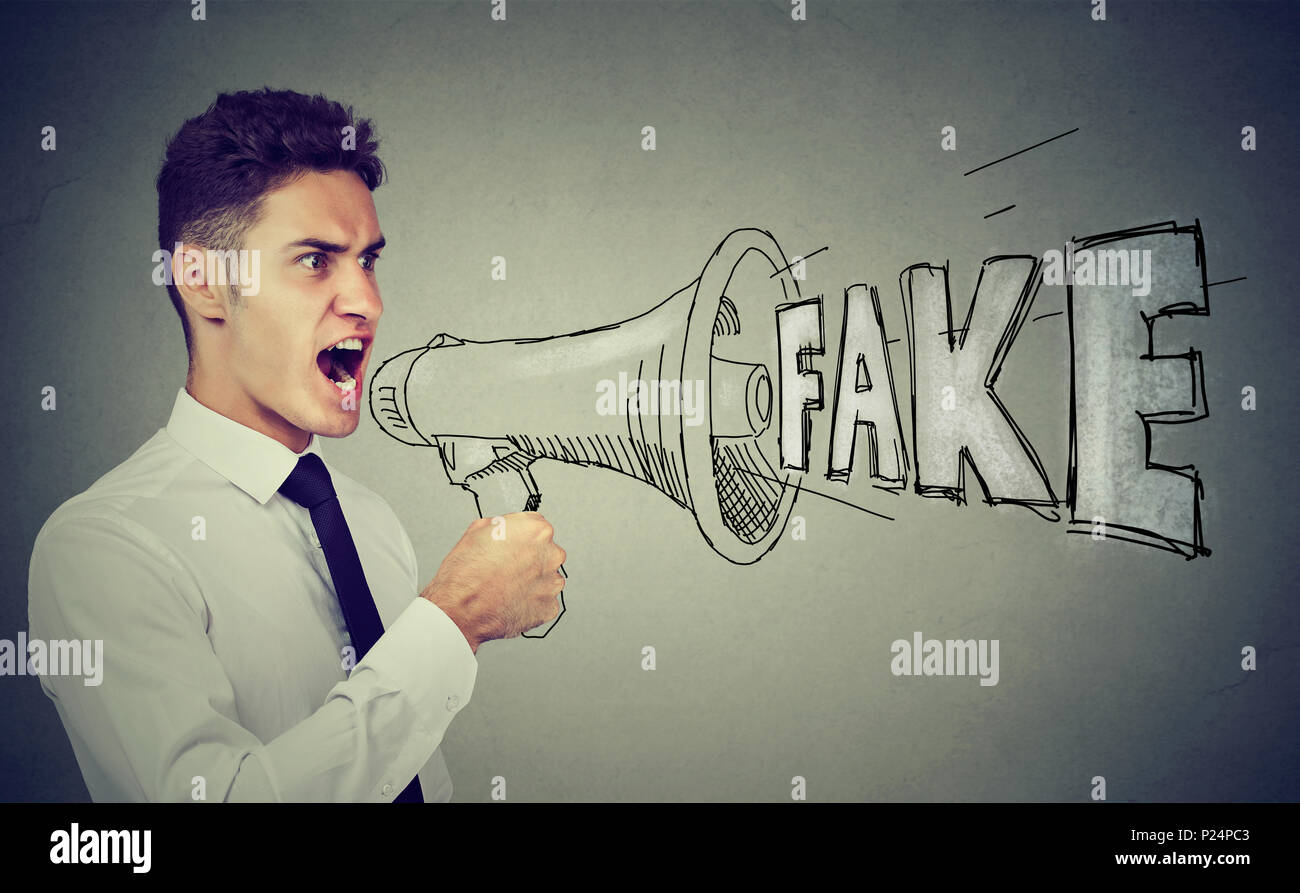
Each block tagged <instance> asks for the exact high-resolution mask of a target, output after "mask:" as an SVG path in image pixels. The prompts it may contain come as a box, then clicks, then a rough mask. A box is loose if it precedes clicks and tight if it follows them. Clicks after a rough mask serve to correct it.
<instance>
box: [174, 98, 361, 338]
mask: <svg viewBox="0 0 1300 893" xmlns="http://www.w3.org/2000/svg"><path fill="white" fill-rule="evenodd" d="M347 127H351V128H353V130H351V131H345V130H344V128H347ZM349 137H350V138H349ZM345 140H346V141H347V145H348V146H349V147H351V146H355V148H346V149H345V148H344V143H345ZM378 148H379V140H378V139H377V138H376V137H375V135H374V125H373V123H372V122H371V121H370V120H369V119H367V118H362V119H357V118H355V117H354V115H353V111H352V107H351V106H346V107H345V106H342V105H340V104H339V103H337V102H332V101H331V100H328V99H326V98H325V97H324V96H321V95H319V94H317V95H315V96H306V95H304V94H302V93H295V92H293V91H292V90H272V89H270V88H269V87H263V88H262V89H260V90H252V91H247V90H245V91H240V92H238V93H222V94H220V95H219V96H217V98H216V100H215V101H214V102H213V103H212V105H210V106H208V110H207V111H206V112H204V113H203V114H201V115H199V116H198V117H195V118H190V119H189V120H188V121H186V122H185V123H184V124H183V125H181V129H180V130H179V131H177V132H176V135H175V136H174V137H172V138H171V140H169V141H168V143H167V151H166V154H165V156H164V160H163V165H162V169H161V170H160V171H159V172H158V181H157V187H158V244H159V247H161V248H162V249H163V250H164V251H167V252H169V253H170V252H171V251H172V250H173V249H174V247H175V243H177V242H184V243H187V244H190V243H192V244H195V245H199V246H202V247H203V248H205V249H208V250H210V251H237V250H239V249H240V248H242V247H243V241H244V237H245V236H246V235H247V233H248V230H249V229H251V228H252V227H253V226H255V225H256V224H257V221H258V219H259V218H260V216H261V212H262V199H263V197H264V196H265V195H266V194H267V193H269V192H273V191H275V190H276V189H279V188H280V187H281V186H284V185H286V184H288V183H289V182H291V181H293V180H295V179H297V178H298V177H300V176H302V175H303V174H305V173H307V172H309V171H318V172H321V173H328V172H330V171H339V170H344V171H353V172H354V173H356V174H357V175H358V176H359V177H361V179H362V180H363V181H364V182H365V184H366V186H367V188H369V189H370V190H371V191H373V190H374V189H375V188H377V187H378V186H379V184H380V183H382V182H383V180H384V165H383V162H382V161H380V160H379V156H378V155H377V154H376V151H377V150H378ZM168 256H169V255H168ZM234 281H235V280H234V279H232V280H231V282H232V283H233V282H234ZM232 291H233V292H234V294H235V295H237V294H238V292H237V289H232ZM167 292H168V294H169V295H171V299H172V306H173V307H175V308H176V313H177V315H179V316H180V318H181V328H182V329H183V330H184V332H185V350H186V352H187V353H188V354H189V357H190V362H191V364H192V363H193V362H194V345H193V333H192V332H191V331H190V323H189V319H188V318H187V317H186V315H185V303H184V301H182V300H181V295H180V291H179V290H178V289H177V288H176V286H175V284H173V283H171V282H170V281H169V282H168V285H167Z"/></svg>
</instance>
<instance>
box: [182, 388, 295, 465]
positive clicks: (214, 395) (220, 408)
mask: <svg viewBox="0 0 1300 893" xmlns="http://www.w3.org/2000/svg"><path fill="white" fill-rule="evenodd" d="M185 392H186V393H188V394H189V395H190V396H191V397H193V398H194V399H195V401H197V402H198V403H201V404H202V405H203V406H206V407H207V408H208V409H210V410H212V411H213V412H215V413H217V414H219V415H223V416H225V417H226V418H228V419H230V420H231V421H232V422H238V423H239V424H241V425H243V426H244V427H245V428H251V429H252V430H254V431H256V432H257V433H258V434H265V435H266V436H267V437H269V438H271V439H272V440H275V441H277V442H278V443H280V444H281V445H283V446H284V447H286V448H287V449H289V450H291V451H292V452H294V453H299V454H301V453H302V452H303V451H305V450H306V449H307V447H309V446H310V445H311V440H312V437H314V436H315V435H313V434H312V433H311V432H310V431H303V430H302V429H301V428H294V427H293V426H291V425H288V423H287V422H285V421H284V419H280V418H279V417H278V416H277V417H276V419H275V420H273V419H270V418H267V417H266V415H265V414H263V413H262V412H260V411H259V410H258V407H257V406H256V405H255V404H253V403H252V402H251V401H248V400H246V399H245V400H242V401H241V400H239V399H237V398H234V397H232V396H230V395H223V394H222V393H221V392H220V390H219V389H214V388H208V387H204V386H203V384H202V383H201V381H200V378H199V376H196V375H194V373H193V370H191V371H190V374H189V376H188V377H187V378H186V380H185ZM241 403H242V404H244V405H242V406H241V405H240V404H241ZM276 420H278V421H279V422H280V424H276Z"/></svg>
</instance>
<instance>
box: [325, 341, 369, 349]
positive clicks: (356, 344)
mask: <svg viewBox="0 0 1300 893" xmlns="http://www.w3.org/2000/svg"><path fill="white" fill-rule="evenodd" d="M363 349H364V348H363V346H362V344H361V339H360V338H344V339H343V340H342V341H340V342H339V343H338V344H336V345H334V346H333V347H331V348H330V350H363Z"/></svg>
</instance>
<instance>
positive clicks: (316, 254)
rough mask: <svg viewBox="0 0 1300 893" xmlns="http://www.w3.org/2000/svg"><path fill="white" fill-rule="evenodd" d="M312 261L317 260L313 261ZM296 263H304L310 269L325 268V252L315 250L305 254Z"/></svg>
mask: <svg viewBox="0 0 1300 893" xmlns="http://www.w3.org/2000/svg"><path fill="white" fill-rule="evenodd" d="M304 261H306V263H304ZM312 261H316V262H315V263H312ZM296 263H299V264H302V265H303V266H305V267H306V268H307V269H309V270H323V269H324V268H325V253H324V252H323V251H313V252H312V253H311V254H304V255H303V256H302V257H300V258H298V260H297V261H296Z"/></svg>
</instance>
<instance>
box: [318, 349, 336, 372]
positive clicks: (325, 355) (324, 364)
mask: <svg viewBox="0 0 1300 893" xmlns="http://www.w3.org/2000/svg"><path fill="white" fill-rule="evenodd" d="M333 365H334V361H333V360H332V359H330V351H329V349H328V348H326V349H325V350H322V351H321V352H320V353H318V354H316V368H317V369H319V370H320V374H321V375H324V376H325V377H326V378H328V377H329V374H330V367H331V366H333Z"/></svg>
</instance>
